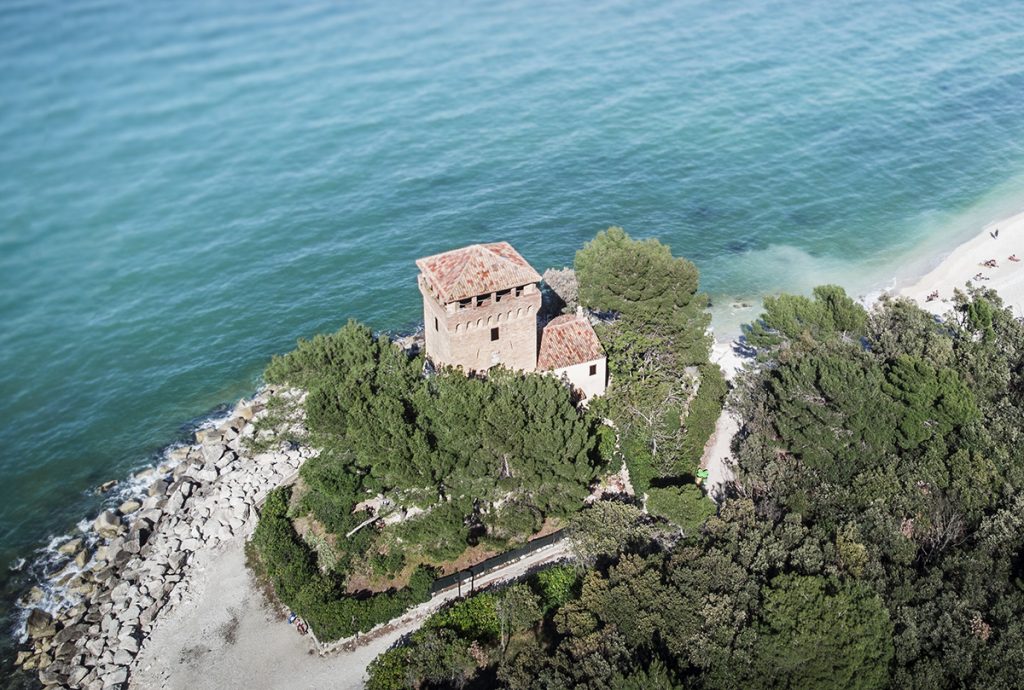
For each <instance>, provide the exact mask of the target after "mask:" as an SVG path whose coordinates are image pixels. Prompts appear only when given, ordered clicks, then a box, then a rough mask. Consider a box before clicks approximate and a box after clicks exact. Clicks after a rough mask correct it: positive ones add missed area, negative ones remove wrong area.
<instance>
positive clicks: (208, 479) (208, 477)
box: [196, 465, 219, 484]
mask: <svg viewBox="0 0 1024 690" xmlns="http://www.w3.org/2000/svg"><path fill="white" fill-rule="evenodd" d="M218 476H219V472H218V471H217V466H216V465H206V466H205V467H203V469H201V470H199V471H198V472H196V479H198V480H199V481H201V482H203V483H204V484H211V483H213V482H215V481H217V477H218Z"/></svg>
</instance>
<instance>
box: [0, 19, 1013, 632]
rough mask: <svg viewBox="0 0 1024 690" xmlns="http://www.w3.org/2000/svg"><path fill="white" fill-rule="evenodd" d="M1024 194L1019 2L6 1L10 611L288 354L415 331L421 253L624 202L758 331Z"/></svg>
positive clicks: (530, 239) (537, 243)
mask: <svg viewBox="0 0 1024 690" xmlns="http://www.w3.org/2000/svg"><path fill="white" fill-rule="evenodd" d="M1021 208H1024V7H1022V5H1021V4H1019V3H1016V2H1005V1H1002V2H978V1H973V0H964V1H950V0H939V1H936V0H927V1H921V2H899V3H894V2H891V0H859V1H856V0H855V1H852V2H806V1H797V0H782V1H775V0H706V1H699V2H698V1H673V2H665V1H659V0H653V1H651V2H644V3H634V2H618V1H614V2H603V1H597V2H557V1H556V2H550V1H547V0H544V1H541V0H537V1H519V2H501V3H496V2H482V1H481V2H433V1H430V0H427V1H422V0H417V1H416V2H388V1H375V2H359V1H346V2H322V1H321V2H306V3H283V2H263V1H261V0H246V1H244V2H241V1H239V2H231V1H224V2H199V1H196V0H178V1H177V2H167V3H147V2H129V1H128V0H61V1H59V2H56V1H48V0H4V1H3V2H2V3H0V476H2V481H0V578H3V583H4V584H3V591H4V593H5V595H6V596H7V597H8V601H7V603H5V604H4V605H3V610H2V611H0V615H7V616H9V614H10V611H11V608H10V601H9V598H10V596H11V595H12V594H13V593H15V592H16V591H19V590H20V588H22V587H24V586H25V585H26V584H28V582H29V580H30V578H31V574H32V568H31V567H28V568H26V569H24V570H22V571H19V572H13V571H11V570H9V568H10V566H11V565H12V564H13V563H15V562H16V561H17V559H20V558H27V559H28V560H29V562H30V563H31V561H32V559H33V555H34V554H37V553H38V550H39V549H40V548H42V547H44V546H45V545H46V544H47V543H48V541H49V539H50V538H51V537H53V536H55V535H59V534H63V533H65V532H67V531H68V530H70V529H73V528H74V526H75V524H76V523H77V522H78V521H79V520H81V519H82V518H83V517H86V516H90V515H93V514H95V512H96V510H97V509H98V507H99V505H100V502H101V500H102V499H101V498H100V497H98V496H96V495H95V494H94V493H93V492H92V491H91V489H92V488H93V487H95V486H96V485H97V484H99V483H100V482H102V481H104V480H107V479H111V478H121V477H124V476H126V475H127V474H128V473H129V472H131V471H132V470H134V469H138V468H140V467H142V466H144V465H146V464H147V463H150V462H152V459H153V457H154V454H155V453H157V452H158V451H159V450H160V449H161V448H162V447H163V446H165V445H166V444H167V443H169V442H172V441H174V440H175V439H179V438H181V437H182V436H183V435H184V434H186V433H187V431H188V428H189V424H190V423H192V422H194V421H195V420H197V419H200V418H202V417H203V416H204V415H207V414H209V413H211V412H212V411H214V410H215V409H216V408H217V407H218V406H219V405H221V404H223V403H227V402H231V401H233V400H236V399H237V398H239V397H240V396H242V395H244V394H246V393H248V392H251V391H252V390H253V389H254V387H255V386H256V385H257V383H258V377H259V374H260V371H261V370H262V368H263V366H264V364H265V363H266V361H267V360H268V358H269V357H270V356H271V355H272V354H273V353H278V352H283V351H286V350H288V349H290V348H291V347H292V345H293V343H294V341H295V339H296V338H298V337H301V336H310V335H312V334H314V333H316V332H318V331H325V330H333V329H335V328H337V327H338V326H340V325H341V324H342V323H344V321H345V320H346V319H348V318H349V317H354V318H358V319H360V320H363V321H365V322H366V323H368V324H369V325H370V326H372V327H373V328H375V329H380V330H390V331H399V330H408V329H410V328H412V327H414V326H415V325H416V323H417V321H418V320H419V319H420V318H421V314H420V303H419V300H418V293H417V290H416V286H415V280H414V279H415V275H416V269H415V266H414V263H413V261H414V259H416V258H417V257H419V256H423V255H426V254H430V253H435V252H438V251H442V250H447V249H451V248H453V247H456V246H458V245H462V244H466V243H472V242H480V241H494V240H502V239H504V240H509V241H511V242H512V243H513V244H514V245H515V246H516V247H517V248H518V249H519V250H520V251H521V252H522V253H523V255H524V256H525V257H526V258H527V259H528V260H530V261H531V262H532V263H533V264H534V265H535V266H536V267H537V268H538V269H540V270H543V269H544V268H545V267H547V266H561V265H565V264H570V263H571V262H572V259H573V253H574V251H575V250H576V249H577V248H578V247H579V246H580V245H581V244H582V243H583V242H584V241H586V240H587V239H588V238H590V237H592V236H593V235H594V234H595V233H596V232H597V231H599V230H601V229H603V228H605V227H607V226H609V225H613V224H614V225H621V226H623V227H625V228H626V230H627V231H629V232H630V233H632V234H634V235H636V236H640V237H649V236H650V237H659V238H661V239H662V240H664V241H665V242H667V243H668V244H670V245H671V246H672V248H673V250H674V251H675V252H677V253H680V254H683V255H685V256H687V257H689V258H690V259H692V260H693V261H694V262H695V263H696V264H697V266H698V267H699V268H700V270H701V272H702V283H703V288H704V289H705V290H707V291H708V292H709V293H710V294H711V295H712V297H713V299H714V302H715V305H716V323H717V324H718V328H719V329H720V330H725V331H728V330H729V329H733V328H735V327H736V326H737V325H738V323H739V322H740V321H742V320H747V319H750V318H752V317H753V316H755V315H756V312H755V311H754V310H753V309H752V308H747V309H744V308H743V307H742V306H740V305H741V304H742V303H756V300H757V298H758V296H760V295H763V294H765V293H770V292H776V291H779V290H797V291H806V290H807V289H809V288H810V287H811V286H812V285H814V284H816V283H820V282H825V281H831V282H839V283H841V284H843V285H846V286H847V287H849V288H850V289H851V290H852V291H853V292H854V293H855V294H864V295H868V294H872V292H873V291H877V290H879V289H881V288H884V287H886V286H888V285H891V284H892V283H893V281H894V280H898V279H899V276H900V275H905V274H907V272H912V271H913V270H923V269H924V268H926V267H927V266H926V265H925V264H927V263H928V262H934V261H935V260H936V257H937V256H938V255H940V254H941V253H942V252H943V251H948V250H949V249H950V248H951V247H952V246H954V245H955V244H956V243H957V242H958V241H959V240H961V239H964V237H965V236H966V235H969V234H971V233H973V232H976V231H977V230H978V229H979V228H980V225H981V224H982V223H984V222H986V221H989V220H993V219H995V218H999V217H1001V216H1005V215H1009V213H1010V212H1013V211H1017V210H1020V209H1021ZM5 620H7V621H8V623H9V622H10V620H11V619H10V618H9V617H8V618H6V619H5Z"/></svg>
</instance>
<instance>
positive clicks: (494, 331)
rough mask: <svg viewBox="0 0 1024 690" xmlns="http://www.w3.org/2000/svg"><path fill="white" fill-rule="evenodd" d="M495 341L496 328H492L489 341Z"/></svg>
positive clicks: (496, 336)
mask: <svg viewBox="0 0 1024 690" xmlns="http://www.w3.org/2000/svg"><path fill="white" fill-rule="evenodd" d="M497 339H498V329H497V328H492V329H491V340H492V341H493V340H497Z"/></svg>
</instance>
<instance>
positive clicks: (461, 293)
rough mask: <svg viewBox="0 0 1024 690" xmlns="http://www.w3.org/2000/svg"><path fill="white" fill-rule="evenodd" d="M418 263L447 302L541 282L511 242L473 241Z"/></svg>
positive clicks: (538, 275)
mask: <svg viewBox="0 0 1024 690" xmlns="http://www.w3.org/2000/svg"><path fill="white" fill-rule="evenodd" d="M416 265H417V266H419V268H420V270H421V271H422V272H423V275H424V277H425V278H426V279H427V281H428V282H429V283H430V286H431V287H432V288H433V289H434V291H435V292H437V294H438V296H439V297H440V298H441V301H443V302H445V303H447V302H454V301H456V300H460V299H466V298H467V297H473V296H475V295H485V294H487V293H490V292H497V291H498V290H508V289H510V288H514V287H518V286H520V285H526V284H528V283H536V282H539V281H540V274H538V273H537V271H535V270H533V266H531V265H530V264H529V263H527V262H526V259H524V258H523V257H522V256H520V254H519V252H517V251H516V250H515V249H513V248H512V245H511V244H509V243H508V242H494V243H493V244H471V245H470V246H468V247H463V248H462V249H455V250H453V251H450V252H444V253H443V254H435V255H434V256H428V257H425V258H422V259H417V260H416Z"/></svg>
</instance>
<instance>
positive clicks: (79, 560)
mask: <svg viewBox="0 0 1024 690" xmlns="http://www.w3.org/2000/svg"><path fill="white" fill-rule="evenodd" d="M88 562H89V551H88V549H82V550H81V551H79V552H78V553H76V554H75V565H76V566H78V568H79V569H81V568H84V567H85V564H86V563H88Z"/></svg>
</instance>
